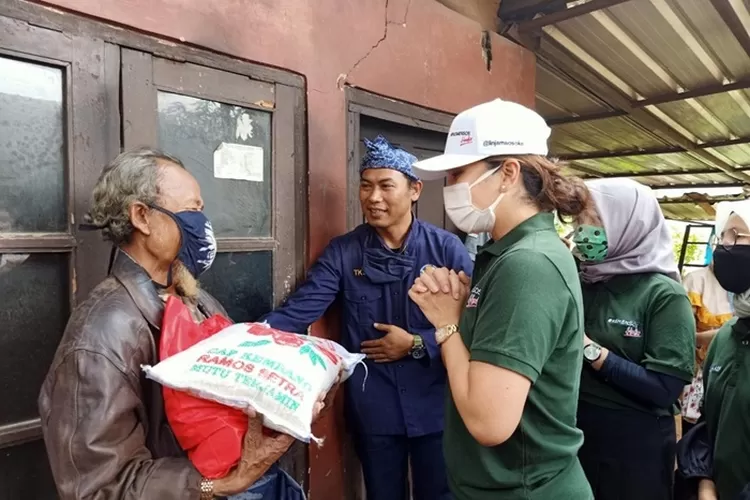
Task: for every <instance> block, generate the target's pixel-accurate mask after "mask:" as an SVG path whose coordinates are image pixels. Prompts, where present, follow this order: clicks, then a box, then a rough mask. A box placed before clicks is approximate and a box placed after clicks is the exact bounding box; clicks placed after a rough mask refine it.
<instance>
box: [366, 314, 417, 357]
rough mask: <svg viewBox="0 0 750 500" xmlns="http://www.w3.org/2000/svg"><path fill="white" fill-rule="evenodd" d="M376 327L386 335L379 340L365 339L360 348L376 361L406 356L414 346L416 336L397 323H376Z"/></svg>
mask: <svg viewBox="0 0 750 500" xmlns="http://www.w3.org/2000/svg"><path fill="white" fill-rule="evenodd" d="M374 326H375V328H376V329H377V330H380V331H381V332H385V335H384V336H383V337H381V338H379V339H377V340H365V341H364V342H362V343H361V344H360V348H361V349H362V352H363V353H364V354H367V357H368V358H369V359H371V360H373V361H375V362H376V363H389V362H391V361H398V360H399V359H401V358H404V357H406V356H407V355H408V354H409V351H410V350H411V348H412V347H413V346H414V336H413V335H412V334H410V333H409V332H407V331H406V330H404V329H403V328H399V327H398V326H395V325H381V324H380V323H375V325H374Z"/></svg>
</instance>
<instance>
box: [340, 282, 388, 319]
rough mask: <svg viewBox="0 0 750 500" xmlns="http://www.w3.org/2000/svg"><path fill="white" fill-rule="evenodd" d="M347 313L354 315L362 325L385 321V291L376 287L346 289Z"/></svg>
mask: <svg viewBox="0 0 750 500" xmlns="http://www.w3.org/2000/svg"><path fill="white" fill-rule="evenodd" d="M344 300H345V306H346V309H347V311H346V314H347V315H350V316H354V317H355V318H356V320H357V323H359V324H360V325H367V326H372V324H373V323H376V322H384V321H385V318H382V317H381V316H382V308H383V304H382V302H383V291H382V290H381V289H379V288H375V287H367V288H364V287H363V288H359V289H356V290H344Z"/></svg>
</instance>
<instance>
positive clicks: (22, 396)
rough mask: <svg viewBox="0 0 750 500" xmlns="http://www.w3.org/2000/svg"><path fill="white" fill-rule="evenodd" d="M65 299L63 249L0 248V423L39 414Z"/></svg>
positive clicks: (63, 317)
mask: <svg viewBox="0 0 750 500" xmlns="http://www.w3.org/2000/svg"><path fill="white" fill-rule="evenodd" d="M68 300H69V292H68V254H43V253H38V254H0V304H2V307H0V325H2V329H1V330H0V366H2V367H3V370H2V375H0V401H5V402H6V403H4V404H3V405H2V406H3V411H2V412H0V425H3V424H8V423H11V422H17V421H20V420H27V419H32V418H36V417H38V416H39V415H38V412H37V405H36V400H37V396H38V395H39V389H40V388H41V387H42V382H43V381H44V377H45V376H46V375H47V370H48V369H49V366H50V364H51V363H52V357H53V356H54V354H55V350H56V349H57V344H58V343H59V342H60V338H61V337H62V333H63V329H64V328H65V323H66V321H67V319H68V313H69V301H68ZM29 498H33V497H29Z"/></svg>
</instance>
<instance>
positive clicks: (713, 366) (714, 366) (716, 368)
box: [708, 365, 722, 373]
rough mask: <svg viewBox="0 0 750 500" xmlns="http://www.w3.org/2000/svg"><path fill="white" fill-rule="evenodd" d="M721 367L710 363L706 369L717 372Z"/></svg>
mask: <svg viewBox="0 0 750 500" xmlns="http://www.w3.org/2000/svg"><path fill="white" fill-rule="evenodd" d="M721 368H722V366H721V365H711V368H709V369H708V371H709V372H710V373H719V372H720V371H721Z"/></svg>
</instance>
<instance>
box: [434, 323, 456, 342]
mask: <svg viewBox="0 0 750 500" xmlns="http://www.w3.org/2000/svg"><path fill="white" fill-rule="evenodd" d="M457 331H458V325H445V326H441V327H440V328H438V329H437V330H435V341H436V342H437V344H438V345H441V344H442V343H443V342H445V341H446V340H448V338H449V337H450V336H451V335H453V334H454V333H456V332H457Z"/></svg>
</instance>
